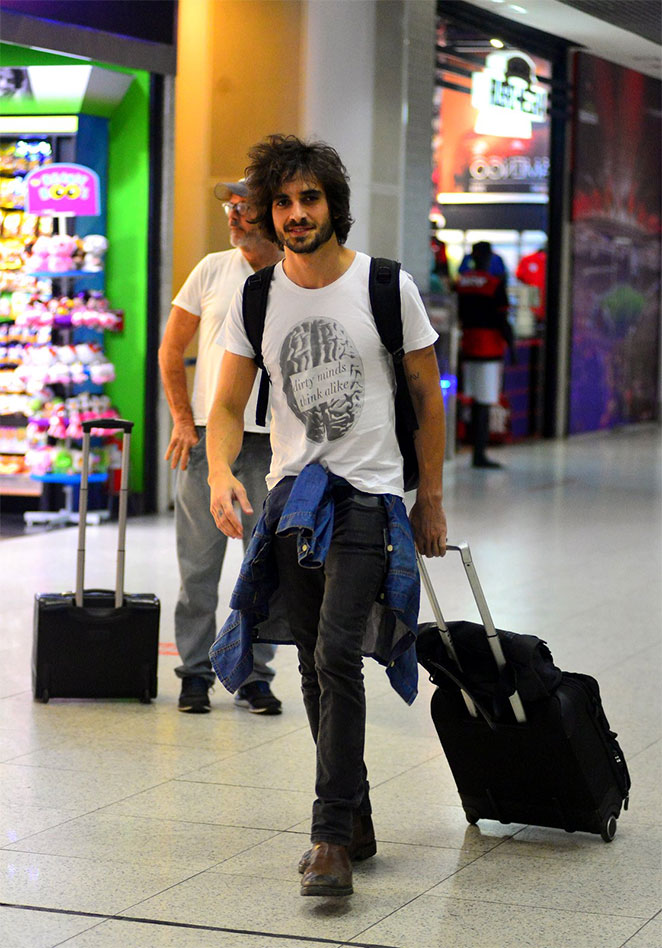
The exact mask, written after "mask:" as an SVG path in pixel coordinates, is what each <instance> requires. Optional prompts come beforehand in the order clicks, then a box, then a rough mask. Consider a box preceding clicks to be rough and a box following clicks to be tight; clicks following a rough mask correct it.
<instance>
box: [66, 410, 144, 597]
mask: <svg viewBox="0 0 662 948" xmlns="http://www.w3.org/2000/svg"><path fill="white" fill-rule="evenodd" d="M81 427H82V429H83V471H82V474H81V478H80V497H79V501H78V556H77V560H76V597H75V601H76V605H77V606H81V607H82V605H83V586H84V582H85V528H86V526H87V493H88V480H89V476H90V432H91V430H92V429H93V428H106V429H113V430H117V429H119V430H121V431H123V432H124V440H123V444H122V471H121V478H120V493H119V510H118V530H117V571H116V574H115V608H116V609H119V608H120V606H122V604H123V602H124V561H125V558H126V514H127V498H128V493H129V451H130V448H131V429H132V428H133V422H132V421H126V420H125V419H123V418H95V419H91V420H87V421H84V422H83V424H82V426H81Z"/></svg>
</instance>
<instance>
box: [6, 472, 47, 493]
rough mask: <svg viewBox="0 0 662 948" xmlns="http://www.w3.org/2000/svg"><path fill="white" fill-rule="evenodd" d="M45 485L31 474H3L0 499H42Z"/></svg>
mask: <svg viewBox="0 0 662 948" xmlns="http://www.w3.org/2000/svg"><path fill="white" fill-rule="evenodd" d="M43 487H44V485H43V484H41V483H40V482H38V481H35V480H34V479H33V478H32V477H30V475H29V474H3V475H2V477H0V497H41V495H42V492H43Z"/></svg>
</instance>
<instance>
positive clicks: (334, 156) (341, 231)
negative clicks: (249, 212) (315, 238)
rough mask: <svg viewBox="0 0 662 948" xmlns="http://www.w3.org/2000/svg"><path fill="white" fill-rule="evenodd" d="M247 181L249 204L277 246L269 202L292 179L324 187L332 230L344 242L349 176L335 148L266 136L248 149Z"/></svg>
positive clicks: (348, 216)
mask: <svg viewBox="0 0 662 948" xmlns="http://www.w3.org/2000/svg"><path fill="white" fill-rule="evenodd" d="M248 157H249V158H250V159H251V163H250V164H249V165H248V166H247V167H246V171H245V175H246V182H247V184H248V186H249V188H250V192H251V203H252V204H253V206H254V207H255V210H256V215H255V218H254V220H253V221H252V222H253V223H258V224H260V226H261V229H262V231H263V232H264V235H265V237H267V238H268V239H269V240H271V241H272V242H273V243H276V244H278V245H279V247H280V248H281V250H282V249H283V245H282V244H281V243H280V242H279V240H278V238H277V236H276V231H275V229H274V222H273V216H272V213H271V205H272V202H273V198H274V195H275V194H277V193H278V192H279V190H280V189H281V188H282V186H283V184H285V183H286V182H288V181H292V179H293V178H298V177H302V178H306V179H309V180H310V179H315V180H316V181H318V182H319V184H320V185H321V186H322V188H323V190H324V194H325V196H326V200H327V203H328V205H329V212H330V214H331V221H332V224H333V230H334V232H335V235H336V237H337V239H338V243H339V244H344V243H345V241H346V240H347V235H348V234H349V229H350V227H351V226H352V224H353V223H354V218H353V217H352V216H351V214H350V212H349V175H348V174H347V169H346V168H345V166H344V164H343V163H342V161H341V160H340V156H339V154H338V152H337V151H336V150H335V148H332V147H331V145H327V144H326V143H325V142H319V141H303V140H302V139H300V138H297V137H296V135H269V136H267V138H265V139H264V141H261V142H258V144H257V145H253V147H252V148H251V149H250V150H249V152H248Z"/></svg>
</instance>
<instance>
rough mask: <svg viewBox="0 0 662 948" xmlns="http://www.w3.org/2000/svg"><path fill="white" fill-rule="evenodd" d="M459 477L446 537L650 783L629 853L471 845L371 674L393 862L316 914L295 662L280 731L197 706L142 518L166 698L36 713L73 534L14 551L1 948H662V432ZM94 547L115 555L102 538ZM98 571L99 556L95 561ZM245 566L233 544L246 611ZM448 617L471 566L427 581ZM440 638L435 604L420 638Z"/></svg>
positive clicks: (138, 538)
mask: <svg viewBox="0 0 662 948" xmlns="http://www.w3.org/2000/svg"><path fill="white" fill-rule="evenodd" d="M499 458H500V459H501V460H503V461H504V462H505V463H506V465H507V467H506V468H505V469H504V470H503V471H497V472H493V471H473V470H471V469H470V468H469V467H468V466H467V464H468V457H467V455H466V454H463V455H460V456H459V457H458V458H457V459H456V460H455V461H454V462H453V463H452V464H450V465H449V469H448V476H447V484H446V509H447V513H448V518H449V524H450V534H451V536H452V537H453V538H456V539H467V540H469V541H470V543H471V546H472V551H473V555H474V559H475V562H476V566H477V569H478V572H479V575H480V578H481V581H482V584H483V587H484V590H485V592H486V594H487V597H488V601H489V603H490V605H491V608H492V612H493V615H494V618H495V620H496V622H497V624H499V625H501V626H503V627H506V628H513V629H516V630H517V631H520V632H534V633H537V634H539V635H541V636H542V637H543V638H545V639H546V640H547V641H548V642H549V644H550V647H551V649H552V652H553V654H554V657H555V659H556V661H557V663H558V664H560V665H562V666H563V667H564V668H566V669H569V670H575V671H584V672H588V673H591V674H593V675H595V676H596V677H597V678H598V679H599V681H600V684H601V688H602V692H603V698H604V703H605V708H606V711H607V714H608V716H609V718H610V721H611V724H612V727H613V728H614V729H615V730H617V731H618V733H619V736H620V740H621V743H622V746H623V749H624V752H625V754H626V757H627V759H628V762H629V764H630V769H631V773H632V780H633V788H632V796H631V805H630V809H629V810H628V812H626V813H623V814H622V816H621V818H620V820H619V825H618V832H617V834H616V837H615V839H614V841H613V842H612V843H610V844H606V843H604V842H603V841H602V840H601V839H600V838H599V837H597V836H592V835H588V834H581V833H576V834H566V833H564V832H562V831H556V830H550V829H537V828H534V827H530V826H521V825H508V826H505V825H501V824H500V823H496V822H489V821H484V822H481V823H479V824H478V825H477V826H469V825H468V824H467V823H466V821H465V817H464V813H463V810H462V808H461V806H460V805H459V799H458V797H457V793H456V791H455V787H454V783H453V780H452V777H451V775H450V772H449V769H448V766H447V764H446V762H445V759H444V756H443V754H442V752H441V748H440V745H439V743H438V740H437V737H436V735H435V732H434V730H433V726H432V722H431V719H430V714H429V703H430V696H431V693H432V686H431V684H430V683H429V682H428V681H427V680H426V679H425V676H422V680H421V683H420V694H419V697H418V699H417V701H416V702H415V703H414V705H413V706H412V707H411V708H408V707H406V705H405V704H404V703H403V702H402V701H401V700H400V699H399V698H398V697H397V696H396V694H395V693H394V692H393V691H392V690H391V689H390V687H389V685H388V684H387V679H386V676H385V674H384V671H383V669H382V668H380V667H379V666H377V665H376V664H375V663H373V662H370V663H369V664H368V665H367V667H366V682H367V693H368V726H367V750H366V757H367V762H368V767H369V771H370V778H371V784H372V788H373V789H372V797H373V806H374V819H375V826H376V832H377V837H378V846H379V851H378V854H377V856H376V857H375V858H373V859H370V860H368V861H367V862H365V863H362V864H360V865H357V866H356V868H355V873H354V888H355V894H354V895H353V896H351V897H349V898H346V899H319V898H306V899H302V898H301V897H300V896H299V878H300V877H299V876H298V874H297V870H296V864H297V860H298V857H299V855H300V854H301V852H302V851H303V849H305V848H306V844H307V828H308V819H309V813H310V805H311V798H312V787H313V750H312V746H311V745H312V742H311V739H310V736H309V732H308V728H307V725H306V721H305V718H304V713H303V709H302V704H301V697H300V694H299V687H298V674H297V670H296V664H295V655H294V651H293V649H292V648H291V647H283V648H281V649H280V651H279V654H278V655H277V658H276V667H277V676H276V679H275V683H274V690H275V692H276V693H277V694H278V696H279V697H280V698H281V699H282V700H283V703H284V713H283V714H282V715H281V716H279V717H272V718H261V717H259V716H256V715H251V714H248V713H247V712H246V711H242V710H239V709H235V708H234V707H233V704H232V699H231V696H230V695H228V694H227V693H225V692H224V690H223V689H222V688H221V687H220V686H219V687H218V688H216V690H215V692H214V694H213V696H212V702H213V710H212V713H211V714H209V715H204V716H197V715H195V716H192V715H186V714H180V713H178V712H177V710H176V703H177V694H178V688H177V682H176V680H175V676H174V674H173V671H172V669H173V667H174V666H175V664H176V663H177V658H176V654H175V650H174V646H173V643H172V640H173V631H172V621H171V616H172V609H173V604H174V598H175V595H176V587H177V577H176V566H175V560H174V537H173V523H172V518H171V517H168V516H163V517H158V518H157V517H155V518H143V519H136V520H131V521H130V523H129V529H128V554H127V576H128V578H129V579H128V583H127V588H128V589H129V591H132V592H140V591H148V592H155V593H157V594H158V595H159V597H160V598H161V600H162V607H163V615H162V622H161V658H160V672H159V696H158V699H157V700H156V701H155V702H153V703H152V704H151V705H147V706H146V705H141V704H139V703H137V702H129V701H115V702H113V701H64V700H60V701H55V700H53V701H51V702H50V703H49V704H48V705H42V704H39V703H35V702H33V700H32V696H31V692H30V650H31V639H32V603H33V596H34V593H35V592H38V591H51V592H53V591H61V590H65V589H68V588H71V585H72V582H73V574H74V561H75V549H76V530H75V529H74V528H67V529H61V530H55V531H50V532H47V533H42V534H38V535H32V536H23V537H13V538H9V539H5V540H2V541H1V542H0V558H1V561H2V573H1V575H2V595H1V597H0V618H1V627H2V633H1V638H0V656H1V660H0V833H1V836H0V945H1V946H2V948H51V946H55V945H67V946H70V948H170V946H173V948H315V946H327V948H329V946H330V948H336V946H364V948H365V946H370V948H386V946H389V948H622V946H627V948H660V946H662V911H661V909H662V885H661V881H662V874H661V871H660V870H661V865H660V863H661V857H662V818H661V815H660V814H661V808H660V803H661V802H662V792H661V788H662V765H661V759H662V754H661V751H662V700H661V693H662V686H661V673H662V658H661V641H662V635H661V626H662V622H661V620H662V601H661V592H660V590H661V577H662V569H661V566H662V563H661V537H662V530H661V527H662V518H661V503H660V501H661V483H662V479H661V463H660V459H661V454H660V433H659V429H657V428H655V427H652V426H651V427H643V428H637V429H627V430H623V431H618V432H614V433H611V434H607V435H601V436H590V437H580V438H575V439H571V440H569V441H565V442H549V443H543V444H538V445H532V446H512V447H507V448H501V449H499ZM88 533H89V537H88V542H89V545H90V548H91V552H90V555H89V563H88V569H87V577H86V585H87V586H90V587H98V586H107V585H109V584H110V585H112V577H113V576H114V572H113V551H112V545H113V543H114V540H115V536H114V527H113V525H103V526H101V527H93V528H90V530H89V531H88ZM97 541H98V547H95V542H97ZM92 551H93V552H92ZM239 558H240V546H239V544H238V543H237V544H235V543H233V544H232V549H231V551H230V555H229V556H228V560H227V564H226V566H227V568H226V570H225V571H224V577H223V581H222V597H223V600H224V601H227V596H228V593H229V590H230V588H231V585H232V581H233V575H234V573H235V572H236V569H237V566H238V563H239ZM429 562H430V570H431V574H432V577H433V581H434V583H435V586H436V588H437V589H438V591H439V595H440V598H441V601H442V607H443V608H444V612H445V614H446V616H447V617H448V618H458V617H471V616H472V615H473V613H472V606H471V599H470V595H469V592H468V588H467V586H466V584H465V582H464V580H463V576H462V573H461V568H460V565H459V560H458V557H457V555H456V554H449V555H448V557H447V558H446V559H445V560H443V561H440V560H436V561H429ZM430 617H431V611H430V609H429V606H427V604H426V605H425V606H424V607H423V609H422V618H423V619H427V618H430Z"/></svg>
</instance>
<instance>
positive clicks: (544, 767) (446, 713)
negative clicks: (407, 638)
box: [419, 543, 630, 842]
mask: <svg viewBox="0 0 662 948" xmlns="http://www.w3.org/2000/svg"><path fill="white" fill-rule="evenodd" d="M448 548H449V549H451V550H457V551H459V552H460V554H461V556H462V562H463V565H464V568H465V572H466V574H467V578H468V579H469V582H470V584H471V588H472V591H473V594H474V598H475V600H476V604H477V605H478V609H479V612H480V614H481V618H482V620H483V625H484V627H485V632H486V635H487V637H488V642H489V646H490V649H491V651H492V654H493V655H494V659H495V663H496V665H495V678H496V677H498V676H499V674H500V673H501V672H502V671H503V670H504V668H505V667H506V660H505V657H504V653H503V648H502V645H501V641H500V637H499V635H498V634H497V630H496V629H495V627H494V623H493V621H492V618H491V615H490V612H489V609H488V607H487V602H486V600H485V597H484V595H483V591H482V589H481V587H480V583H479V580H478V576H477V574H476V571H475V567H474V565H473V561H472V558H471V552H470V550H469V547H468V545H467V544H466V543H462V544H459V545H449V547H448ZM419 569H420V572H421V579H422V581H423V585H424V586H425V588H426V591H427V594H428V597H429V599H430V602H431V604H432V606H433V609H434V612H435V619H436V622H437V626H438V628H439V632H440V635H441V638H442V640H443V641H444V645H445V646H446V648H447V649H448V651H449V654H450V656H451V657H452V658H453V659H454V660H456V658H457V655H456V650H455V648H454V646H453V642H452V637H451V635H450V633H449V626H448V625H446V623H445V622H444V618H443V616H442V614H441V611H440V609H439V605H438V603H437V600H436V596H435V594H434V590H433V588H432V585H431V583H430V579H429V576H428V574H427V570H426V567H425V564H424V562H423V560H422V559H421V558H420V557H419ZM450 625H451V626H452V625H453V623H451V624H450ZM458 625H462V624H461V623H458ZM419 658H422V656H420V652H419ZM550 660H551V656H550ZM422 664H424V665H426V667H428V669H429V664H428V662H426V661H422ZM438 669H439V674H438V675H435V674H433V675H432V679H433V681H434V682H435V683H436V684H437V685H438V687H437V689H436V691H435V692H434V694H433V696H432V702H431V713H432V720H433V722H434V725H435V728H436V730H437V733H438V735H439V739H440V741H441V744H442V747H443V749H444V753H445V754H446V758H447V760H448V763H449V765H450V768H451V771H452V773H453V777H454V778H455V782H456V784H457V789H458V792H459V794H460V799H461V801H462V806H463V807H464V811H465V813H466V817H467V820H468V821H469V823H477V822H478V820H480V819H491V820H499V821H500V822H501V823H524V824H533V825H537V826H549V827H557V828H561V829H564V830H567V831H568V832H574V831H575V830H581V831H585V832H589V833H599V834H600V835H601V836H602V838H603V839H604V840H605V842H610V841H611V840H612V839H613V838H614V835H615V833H616V826H617V824H616V821H617V819H618V817H619V815H620V812H621V807H622V806H624V807H625V809H627V806H628V796H629V789H630V777H629V774H628V770H627V765H626V763H625V759H624V757H623V754H622V751H621V748H620V747H619V744H618V741H617V740H616V734H614V733H613V732H612V731H611V730H610V729H609V724H608V722H607V719H606V717H605V714H604V711H603V709H602V703H601V700H600V691H599V688H598V684H597V682H596V681H595V679H593V678H591V677H590V676H589V675H579V674H573V673H569V672H563V673H562V675H561V680H560V683H559V684H558V686H556V687H555V689H554V691H553V693H552V694H550V695H548V696H545V697H542V698H540V699H539V700H537V701H527V703H526V705H524V704H523V703H522V701H521V699H520V696H519V694H518V693H517V691H512V693H511V694H510V696H509V704H510V708H509V709H508V710H507V711H506V712H504V713H502V714H500V715H499V716H498V717H496V716H495V715H494V713H493V711H494V708H493V706H490V705H489V703H486V702H485V701H484V700H481V699H482V696H481V698H478V697H472V695H471V694H469V693H468V690H467V689H466V688H462V687H461V686H462V684H464V683H466V681H468V680H470V677H471V676H470V674H469V672H468V670H465V671H466V673H465V671H463V669H462V668H460V667H459V666H458V667H457V675H456V676H453V675H451V676H450V677H449V675H448V673H447V672H446V671H445V670H444V669H442V667H441V666H438ZM501 677H502V678H503V677H504V676H501ZM453 679H455V680H453Z"/></svg>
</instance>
